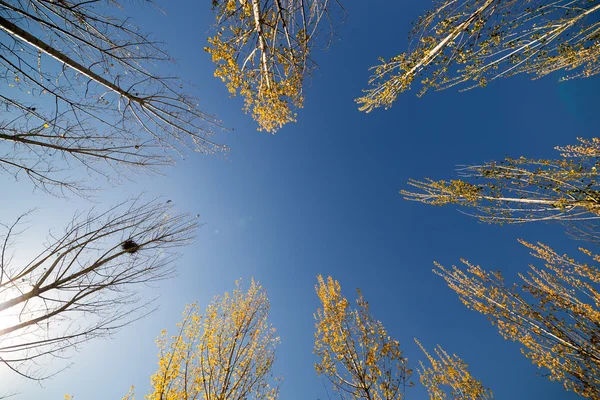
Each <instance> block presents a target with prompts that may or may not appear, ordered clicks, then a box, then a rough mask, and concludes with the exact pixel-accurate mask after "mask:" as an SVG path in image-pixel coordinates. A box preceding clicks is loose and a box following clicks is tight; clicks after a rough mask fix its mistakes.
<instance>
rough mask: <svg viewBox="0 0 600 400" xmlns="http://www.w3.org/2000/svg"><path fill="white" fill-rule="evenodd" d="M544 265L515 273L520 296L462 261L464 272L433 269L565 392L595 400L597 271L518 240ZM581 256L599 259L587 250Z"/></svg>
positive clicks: (599, 375) (599, 320)
mask: <svg viewBox="0 0 600 400" xmlns="http://www.w3.org/2000/svg"><path fill="white" fill-rule="evenodd" d="M521 243H522V244H524V245H525V246H527V247H528V248H529V249H531V250H532V255H534V256H535V257H537V258H539V259H541V260H543V261H544V263H545V265H544V266H545V268H544V269H538V268H536V267H534V266H531V267H530V271H529V273H528V274H521V275H520V276H521V279H522V280H523V282H524V285H523V286H522V291H523V293H522V294H521V293H519V292H518V291H517V290H516V288H515V287H507V286H505V284H504V280H503V278H502V275H501V274H500V273H499V272H486V271H484V270H483V269H482V268H481V267H479V266H475V265H472V264H470V263H469V262H467V261H464V260H463V263H464V264H465V265H466V267H467V269H466V271H464V270H462V269H460V268H457V267H453V268H452V269H451V270H448V269H445V268H444V267H442V266H440V265H437V269H436V273H437V274H439V275H440V276H442V277H443V278H444V279H445V280H446V282H447V283H448V286H449V287H450V288H451V289H453V290H454V291H455V292H456V293H457V294H458V295H459V296H460V299H461V300H462V302H463V303H464V304H465V305H466V306H467V307H469V308H471V309H473V310H476V311H478V312H480V313H482V314H484V315H486V316H488V318H489V319H490V320H491V321H492V323H494V324H495V325H496V326H497V327H498V330H499V331H500V333H501V334H502V336H503V337H504V338H506V339H509V340H513V341H518V342H520V343H521V344H522V345H523V346H524V348H525V350H524V351H523V352H524V354H525V355H526V356H527V357H528V358H530V359H531V361H532V362H533V363H534V364H535V365H537V366H538V367H540V368H545V369H546V370H547V371H548V372H549V374H548V377H549V379H551V380H555V381H560V382H562V383H563V385H564V387H565V388H566V389H567V390H572V391H574V392H576V393H577V394H579V395H581V396H583V397H588V398H593V399H597V398H600V332H599V330H598V327H599V326H600V292H599V291H598V285H599V284H600V269H598V268H597V267H596V266H593V265H589V264H587V263H581V262H578V261H575V260H574V259H572V258H570V257H568V256H566V255H560V254H558V253H556V252H555V251H554V250H553V249H551V248H550V247H549V246H546V245H543V244H537V245H533V244H530V243H527V242H521ZM582 252H583V253H584V254H586V255H588V256H590V257H592V258H593V260H594V261H596V262H598V261H600V256H598V255H595V254H592V253H591V252H590V251H589V250H585V249H582Z"/></svg>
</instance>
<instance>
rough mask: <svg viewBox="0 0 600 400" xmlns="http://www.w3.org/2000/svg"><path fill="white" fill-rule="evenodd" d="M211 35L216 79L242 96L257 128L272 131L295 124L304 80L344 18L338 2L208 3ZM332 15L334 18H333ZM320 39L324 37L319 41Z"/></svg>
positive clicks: (209, 48)
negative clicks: (316, 50)
mask: <svg viewBox="0 0 600 400" xmlns="http://www.w3.org/2000/svg"><path fill="white" fill-rule="evenodd" d="M212 4H213V11H214V14H215V18H216V23H215V27H214V30H215V35H214V36H213V37H211V38H209V39H208V43H209V45H208V46H207V47H206V49H205V50H206V51H207V52H209V53H210V54H211V56H212V60H213V62H214V63H215V64H216V70H215V76H216V77H218V78H220V79H221V80H223V82H225V84H226V85H227V89H228V90H229V92H230V93H231V94H232V95H235V94H237V93H238V92H239V94H240V95H241V96H243V97H244V110H245V111H246V112H251V113H252V117H253V118H254V120H255V121H256V122H257V123H258V129H259V130H265V131H267V132H273V133H274V132H275V131H277V130H278V129H279V128H281V127H282V126H283V125H285V124H287V123H290V122H295V120H296V112H295V109H298V108H302V105H303V103H304V86H305V81H306V79H307V78H308V77H310V75H311V73H312V70H313V69H314V68H315V67H316V63H315V62H314V61H313V58H312V51H313V49H314V47H316V46H317V45H322V46H326V45H328V41H330V40H331V37H332V35H333V24H334V23H336V22H335V21H336V20H337V19H338V18H339V15H338V14H341V15H342V16H343V8H342V7H341V5H340V3H339V2H338V0H301V1H298V0H213V2H212ZM334 14H335V15H334ZM332 16H333V17H332ZM323 37H324V38H323Z"/></svg>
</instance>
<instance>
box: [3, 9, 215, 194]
mask: <svg viewBox="0 0 600 400" xmlns="http://www.w3.org/2000/svg"><path fill="white" fill-rule="evenodd" d="M121 3H122V2H121V1H119V0H108V1H84V0H80V1H69V0H0V28H1V29H0V82H2V91H1V92H2V93H1V94H0V107H2V108H4V109H5V110H4V111H5V113H3V115H2V117H0V171H2V172H6V173H9V174H12V175H13V176H14V177H15V178H20V177H21V176H23V177H26V178H27V179H29V180H30V181H31V182H32V183H33V185H34V186H35V187H36V188H40V189H42V190H44V191H47V192H52V193H58V194H62V193H64V192H65V191H67V192H68V191H71V192H75V193H77V194H85V190H86V189H89V188H88V187H87V186H86V185H85V184H83V183H82V182H81V179H77V178H76V177H73V176H72V174H71V172H70V171H71V170H72V169H73V167H74V166H83V167H84V168H85V169H86V170H87V171H88V172H92V173H93V174H101V175H103V176H106V177H109V178H111V177H115V176H116V177H120V176H121V174H122V172H123V169H139V168H142V169H145V170H150V171H153V170H155V168H157V167H161V166H164V165H168V164H171V163H172V161H173V160H172V156H173V152H172V150H177V149H182V148H183V147H192V148H194V149H195V150H197V151H200V152H205V153H213V152H216V151H222V150H226V148H225V147H224V146H221V145H218V144H216V143H215V142H213V141H212V140H211V139H210V138H209V136H210V134H211V130H212V129H213V127H214V126H218V121H217V120H216V119H215V118H213V117H212V116H210V115H207V114H205V113H203V112H202V111H200V110H198V108H197V106H198V104H197V102H196V100H195V99H193V98H192V97H190V96H188V95H186V94H185V93H184V91H183V86H184V83H183V82H181V81H180V80H179V79H178V78H176V77H172V76H162V75H160V74H159V72H158V71H160V67H161V66H164V65H168V63H169V62H171V61H172V60H171V58H170V57H169V56H168V54H167V53H166V52H165V51H164V50H163V49H162V46H161V43H159V42H157V41H155V40H154V39H152V38H151V37H150V36H149V35H148V34H146V33H143V32H141V31H140V30H139V29H138V28H137V27H135V26H133V25H132V24H131V23H130V21H129V18H128V17H127V15H126V12H125V8H124V7H123V6H122V4H121ZM140 3H142V4H148V5H153V3H152V1H151V0H142V1H140ZM164 70H165V69H163V71H164ZM107 167H108V168H107Z"/></svg>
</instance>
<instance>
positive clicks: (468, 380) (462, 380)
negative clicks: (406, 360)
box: [415, 339, 493, 400]
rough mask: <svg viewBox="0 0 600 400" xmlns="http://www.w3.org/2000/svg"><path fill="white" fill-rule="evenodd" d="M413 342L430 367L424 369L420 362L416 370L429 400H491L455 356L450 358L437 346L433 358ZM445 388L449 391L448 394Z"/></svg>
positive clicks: (488, 394) (462, 362)
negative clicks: (419, 366)
mask: <svg viewBox="0 0 600 400" xmlns="http://www.w3.org/2000/svg"><path fill="white" fill-rule="evenodd" d="M415 342H416V343H417V345H418V346H419V347H420V348H421V350H423V353H425V355H426V356H427V359H428V360H429V363H430V366H429V367H426V366H425V365H424V364H423V363H422V362H420V363H419V364H420V365H421V368H420V369H418V372H419V376H420V380H421V383H422V384H423V386H425V387H426V388H427V391H428V392H429V398H430V399H432V400H445V399H448V398H450V399H456V400H459V399H460V400H489V399H492V398H493V395H492V391H491V390H489V389H486V388H485V387H484V386H483V384H482V383H481V381H479V380H477V379H475V378H474V377H473V375H471V374H470V373H469V371H468V369H467V367H468V365H467V364H466V363H465V362H464V361H463V360H461V359H460V358H459V357H458V356H457V355H456V354H453V355H452V356H451V355H449V354H448V353H446V351H444V349H442V348H441V347H440V346H437V348H436V349H435V354H436V355H437V358H435V357H433V356H432V355H431V354H429V353H428V352H427V350H425V348H424V347H423V346H422V345H421V343H419V341H418V340H416V339H415ZM446 387H448V388H449V389H450V392H449V393H448V392H447V389H446Z"/></svg>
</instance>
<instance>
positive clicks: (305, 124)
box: [0, 0, 600, 400]
mask: <svg viewBox="0 0 600 400" xmlns="http://www.w3.org/2000/svg"><path fill="white" fill-rule="evenodd" d="M159 4H160V5H161V7H162V8H163V9H164V10H165V12H166V14H167V15H166V16H165V15H162V14H159V13H157V12H156V11H155V10H151V9H143V10H136V14H137V15H136V16H135V19H136V22H137V23H138V25H140V26H141V27H142V28H143V29H145V30H147V31H151V32H152V33H153V34H154V35H155V36H156V37H158V38H160V39H162V40H164V41H165V42H167V43H168V44H169V49H170V53H171V54H172V55H173V56H174V57H175V58H176V59H178V61H179V63H178V65H177V66H174V67H173V71H165V73H166V72H177V73H180V74H181V75H183V77H184V78H185V79H187V80H189V81H191V82H193V83H194V84H195V85H196V86H197V94H198V95H199V97H200V102H201V106H202V107H203V109H204V110H206V111H208V112H212V113H216V114H218V116H219V117H220V118H221V119H222V120H223V121H224V124H225V125H226V126H227V127H233V128H235V131H233V132H227V133H224V134H222V135H220V136H219V140H221V142H223V143H226V144H228V145H229V146H230V147H231V149H232V150H231V153H230V154H229V156H228V158H227V159H226V160H225V159H221V158H218V157H211V156H201V155H197V154H188V157H187V159H186V160H183V161H182V162H180V163H179V164H178V166H177V167H175V168H171V169H169V170H167V171H165V176H161V177H151V178H148V177H139V178H138V179H137V180H136V182H137V183H136V184H129V185H126V186H122V187H118V188H110V189H107V190H105V191H104V192H103V193H102V195H101V197H100V199H99V200H100V201H99V202H100V204H98V206H99V207H102V205H103V204H105V205H106V206H108V205H110V204H113V203H116V202H117V201H118V200H120V199H122V198H123V197H124V196H128V195H135V194H137V193H139V192H141V191H145V192H146V193H147V195H148V196H157V195H160V196H165V198H168V199H172V200H173V202H174V203H176V204H177V207H178V209H180V210H182V211H188V212H190V213H192V214H197V213H199V214H200V220H201V221H203V222H204V223H205V225H204V226H202V227H201V228H200V230H199V232H198V238H197V240H196V243H195V244H193V245H192V246H190V247H188V248H186V249H185V250H184V255H183V257H182V259H181V261H180V262H179V276H178V277H177V278H175V279H172V280H170V281H167V282H164V283H162V284H161V285H159V286H158V287H157V288H156V289H155V292H154V293H159V294H160V295H161V297H160V299H159V304H160V309H159V311H157V312H155V313H154V314H152V315H151V316H149V317H148V318H146V319H144V320H142V321H140V322H136V323H135V324H133V325H131V326H128V327H127V328H125V329H123V330H122V331H121V332H120V333H119V334H117V335H116V336H115V337H114V338H113V339H112V340H100V341H96V342H92V343H89V344H88V345H87V346H85V347H84V348H83V349H82V350H81V351H80V352H79V353H77V354H76V355H75V356H74V357H73V358H72V361H74V362H75V364H74V365H73V367H72V368H70V369H69V370H67V371H65V372H63V373H61V374H60V375H58V376H57V377H55V378H53V379H52V380H49V381H47V382H44V383H43V386H38V385H36V384H32V383H31V382H27V381H22V380H17V379H15V378H14V377H12V376H11V375H8V374H6V373H5V372H4V371H2V372H0V379H2V380H3V381H5V380H7V379H8V380H9V387H12V388H16V389H18V391H19V392H20V393H21V396H20V397H19V398H26V399H30V398H31V399H33V398H40V399H41V398H43V399H61V398H62V395H63V394H65V393H70V394H75V396H76V397H75V399H76V400H95V399H98V400H100V399H102V400H104V399H118V398H120V396H122V395H124V394H125V393H126V392H127V389H128V387H129V386H130V385H135V386H136V387H137V393H138V396H139V397H140V398H141V397H142V396H143V395H144V394H146V392H147V389H148V385H149V377H150V375H151V374H152V373H153V372H154V370H155V365H156V360H157V359H156V353H157V350H156V347H155V344H154V340H155V338H156V337H157V335H158V334H159V332H160V330H161V329H162V328H172V327H173V326H174V324H175V323H176V322H178V321H179V320H180V315H181V312H182V311H183V308H184V306H185V304H186V303H191V302H194V301H198V302H199V304H200V305H201V306H202V307H204V306H205V305H207V304H208V303H209V301H210V300H211V298H212V297H213V296H214V295H217V294H221V293H223V292H224V291H227V290H231V289H232V288H233V287H234V281H235V279H237V278H240V277H241V278H243V279H244V280H245V281H249V280H250V278H251V277H254V278H255V279H257V280H259V281H260V282H261V283H262V284H263V286H264V287H266V289H267V290H268V292H269V295H270V299H271V309H272V322H273V324H274V326H275V327H276V328H277V330H278V332H279V334H280V336H281V340H282V344H281V346H280V348H279V352H278V356H277V363H276V369H277V371H278V372H279V373H281V374H282V375H283V376H284V381H283V385H282V392H281V398H282V399H288V398H289V399H296V398H297V399H324V398H326V394H325V391H324V390H323V385H322V380H321V379H320V378H318V377H317V376H316V374H315V372H314V368H313V364H314V362H315V357H314V356H313V355H312V344H313V333H314V319H313V313H314V312H315V310H316V308H317V307H318V299H317V297H316V294H315V293H314V285H315V284H316V276H317V275H318V274H323V275H332V276H333V277H334V278H335V279H337V280H339V281H340V283H341V285H342V288H343V290H344V291H345V293H346V295H347V296H348V297H349V298H354V294H355V292H354V290H355V288H356V287H360V288H361V289H362V291H363V294H364V296H365V298H366V299H367V300H368V301H369V303H370V305H371V309H372V311H373V313H374V314H375V316H376V317H377V318H378V319H380V320H381V321H382V322H383V323H384V325H385V326H386V328H387V329H388V331H389V333H390V334H391V335H392V336H394V337H396V338H397V339H398V340H400V343H401V345H402V347H403V349H404V350H405V353H406V355H407V356H408V357H409V359H410V360H411V361H412V362H414V363H415V364H413V365H415V366H416V362H417V360H419V359H422V358H423V357H422V354H420V350H419V349H418V348H417V347H416V345H415V344H414V342H413V338H414V337H417V338H418V339H419V340H420V341H421V342H422V343H423V345H425V346H426V347H428V348H433V346H434V345H436V344H440V345H442V346H443V347H444V348H445V349H446V350H448V351H449V352H453V353H456V354H458V355H460V356H461V357H462V358H463V359H464V360H465V361H466V362H467V363H468V364H469V365H470V366H471V372H472V373H473V374H474V375H475V376H476V377H478V378H480V379H482V380H483V382H484V384H485V385H486V386H488V387H490V388H491V389H492V390H493V391H494V393H495V395H496V397H497V398H499V399H501V398H510V399H536V398H547V399H574V398H576V396H575V395H574V394H572V393H567V392H565V391H564V390H563V389H562V387H561V385H560V384H558V383H551V382H549V381H548V380H546V379H545V378H543V377H540V376H536V373H538V372H543V371H538V370H537V369H536V368H535V367H534V366H533V365H532V364H531V363H530V362H529V361H528V360H527V359H525V358H524V357H523V356H522V355H521V354H520V352H519V346H518V345H517V344H515V343H511V342H507V341H504V340H503V339H502V338H501V337H500V336H499V334H498V333H497V330H496V329H495V328H493V327H492V326H491V325H490V324H489V323H488V321H487V320H486V319H485V317H483V316H481V315H479V314H477V313H474V312H470V311H468V310H467V309H466V308H465V307H464V306H463V305H462V304H461V303H460V301H459V300H458V298H457V297H456V295H455V294H454V293H453V292H452V291H451V290H450V289H448V288H447V287H446V286H445V284H444V282H443V281H442V279H441V278H438V277H436V276H435V275H434V274H433V273H432V272H431V269H432V262H433V261H434V260H437V261H439V262H441V263H442V264H444V265H447V266H449V265H451V264H453V263H456V262H458V260H459V258H460V257H464V258H467V259H469V260H471V261H472V262H474V263H476V264H479V265H481V266H482V267H484V268H487V269H494V270H496V269H499V270H502V271H503V272H504V273H505V275H506V276H507V278H508V279H509V280H511V281H512V280H514V279H516V274H517V272H519V271H524V270H525V269H526V268H527V265H528V264H529V263H530V262H533V260H534V259H533V258H531V257H529V256H528V252H527V250H526V249H525V248H524V247H522V246H521V245H519V244H518V243H517V242H516V239H517V238H523V239H526V240H528V241H533V242H535V241H542V242H544V243H547V244H549V245H552V246H554V247H555V248H556V249H557V251H559V252H563V251H564V252H568V251H570V250H572V249H574V248H575V247H576V245H577V244H576V243H573V242H571V241H569V240H568V239H567V238H566V236H564V235H563V234H562V233H561V229H560V227H558V226H555V225H525V226H504V227H499V226H491V225H485V224H481V223H478V222H477V221H475V220H473V219H469V218H468V217H466V216H464V215H461V214H460V213H458V212H456V210H453V209H452V208H449V207H445V208H434V207H428V206H425V205H421V204H416V203H411V202H407V201H404V200H403V199H402V197H401V196H400V195H399V194H398V191H399V190H400V189H402V188H405V187H406V181H407V180H408V178H410V177H413V178H420V177H439V178H449V177H452V176H453V169H454V167H455V165H457V164H469V163H477V162H482V161H486V160H492V159H498V158H501V157H503V156H504V155H505V154H510V155H513V156H521V155H526V156H531V157H552V156H553V155H555V151H554V150H553V147H554V146H555V145H564V144H569V143H573V142H574V141H575V138H576V137H578V136H583V137H592V136H593V135H594V134H596V133H597V126H598V125H599V124H600V115H599V114H598V113H597V112H596V110H597V104H598V97H599V93H600V90H599V89H600V79H599V78H591V79H587V80H580V81H573V82H567V83H561V84H558V83H557V80H558V76H556V75H554V76H550V77H547V78H544V79H541V80H538V81H530V80H529V79H528V77H526V76H519V77H515V78H511V79H507V80H499V81H496V82H494V83H493V84H491V85H489V86H488V87H487V88H486V89H479V90H471V91H468V92H466V93H458V92H457V91H455V90H447V91H444V92H440V93H433V92H432V93H429V94H428V95H426V96H425V97H424V98H421V99H419V98H417V97H416V96H415V93H408V94H405V95H404V96H401V97H400V98H399V100H398V101H397V102H396V103H395V104H394V106H393V107H392V108H391V109H390V110H387V111H384V110H377V111H375V112H373V113H371V114H368V115H367V114H364V113H360V112H359V111H358V110H357V107H356V104H355V103H354V100H353V99H354V98H356V97H358V96H360V94H361V89H363V88H365V86H366V82H367V79H368V75H369V73H368V67H369V66H371V65H373V64H375V63H376V62H377V57H378V56H384V57H389V56H393V55H395V54H397V53H399V52H401V51H403V50H404V48H405V45H406V36H407V32H408V30H409V29H410V21H412V20H414V19H416V18H417V17H418V15H419V14H420V13H421V12H422V11H424V10H425V9H427V8H428V7H429V6H430V2H429V1H413V2H389V1H385V2H384V1H380V0H373V1H369V2H368V6H367V5H366V4H367V3H366V2H364V1H362V2H361V1H350V0H347V1H346V2H345V3H344V4H345V6H346V8H347V11H348V18H347V21H346V24H345V25H343V26H341V27H340V28H339V30H338V33H339V40H338V41H336V42H335V43H334V44H333V45H332V46H331V48H330V49H329V51H327V52H321V53H318V54H316V55H315V57H316V61H317V63H318V64H319V66H320V69H319V70H318V71H317V73H316V74H315V77H314V79H313V80H312V83H311V84H310V86H309V87H308V88H307V90H306V102H305V108H304V109H302V110H300V112H299V115H298V123H296V124H292V125H289V126H286V127H284V128H283V129H282V130H281V131H279V132H278V133H277V134H276V135H274V136H273V135H270V134H267V133H264V132H257V131H256V130H255V124H254V122H253V121H252V120H251V118H250V117H249V116H247V115H244V114H243V112H242V111H241V100H240V99H238V98H236V99H231V98H229V95H228V93H227V91H226V89H225V86H224V85H223V84H222V83H221V82H220V81H219V80H217V79H216V78H214V77H213V76H212V71H213V67H212V64H211V62H210V59H209V56H208V54H207V53H205V52H204V51H203V50H202V49H203V47H204V46H205V38H206V33H207V30H208V27H209V26H210V24H211V22H212V14H211V12H210V3H209V2H196V1H185V2H183V1H181V2H177V6H176V5H175V2H159ZM3 187H4V188H6V190H3V204H6V205H7V206H5V207H3V208H2V210H0V218H2V219H1V220H2V221H7V220H10V219H11V218H13V216H14V215H15V214H16V213H17V212H19V211H25V210H27V209H29V208H31V207H39V208H40V212H39V213H38V215H40V220H36V225H35V229H34V230H33V231H32V233H31V236H29V237H28V238H27V239H28V241H33V240H34V239H37V238H38V237H39V236H40V232H41V228H45V227H51V226H60V225H61V224H64V223H65V222H66V221H67V220H68V217H69V216H70V215H71V212H72V211H73V210H75V209H85V208H87V207H89V204H88V203H86V202H83V201H81V200H77V199H71V200H62V199H56V198H51V197H49V196H47V195H44V194H42V193H36V194H35V195H32V194H31V192H30V188H29V187H28V186H27V185H26V184H25V183H24V182H23V183H19V184H13V183H9V182H7V178H4V181H3ZM38 222H39V223H38ZM573 254H574V253H573ZM415 379H418V377H417V376H416V375H415ZM3 386H4V385H3ZM407 398H409V399H416V398H425V392H424V390H423V389H421V388H420V387H419V386H417V387H416V388H414V389H412V390H411V392H409V396H408V397H407Z"/></svg>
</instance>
